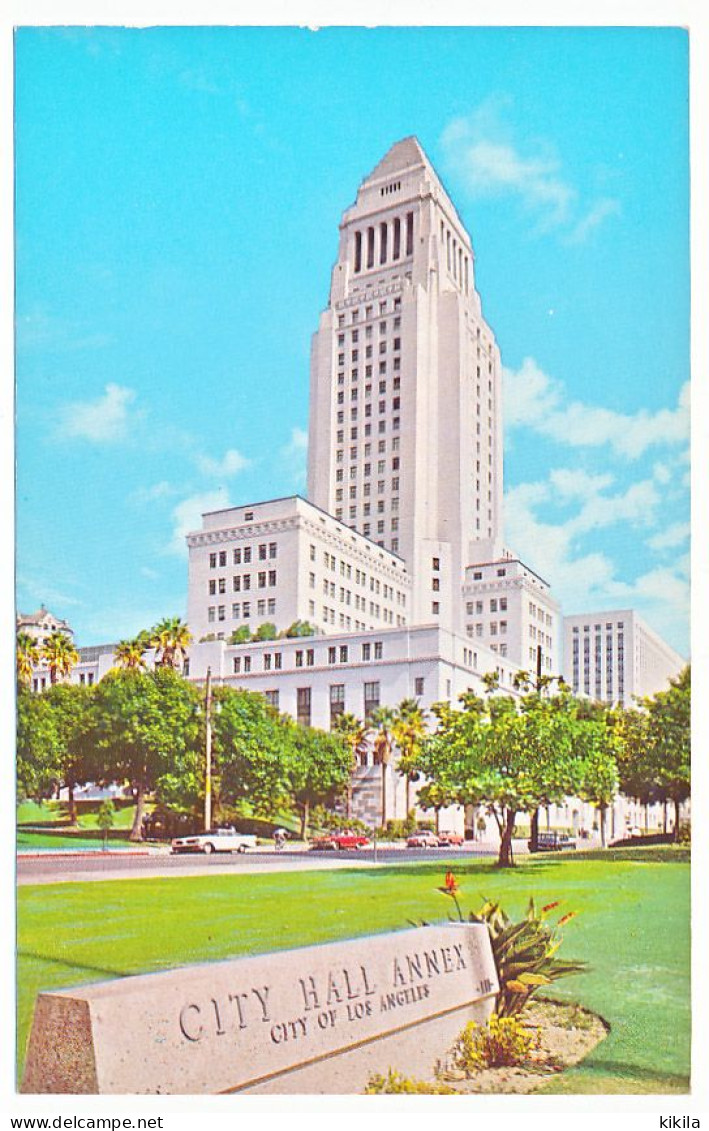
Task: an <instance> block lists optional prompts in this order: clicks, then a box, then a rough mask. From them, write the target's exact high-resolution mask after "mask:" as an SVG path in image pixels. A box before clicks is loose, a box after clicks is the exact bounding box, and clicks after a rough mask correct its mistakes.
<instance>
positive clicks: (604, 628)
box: [563, 609, 687, 707]
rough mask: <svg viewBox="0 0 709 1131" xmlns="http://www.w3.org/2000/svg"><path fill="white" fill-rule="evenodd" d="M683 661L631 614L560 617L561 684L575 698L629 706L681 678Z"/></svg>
mask: <svg viewBox="0 0 709 1131" xmlns="http://www.w3.org/2000/svg"><path fill="white" fill-rule="evenodd" d="M686 662H687V661H686V660H684V659H683V658H682V656H680V655H679V653H677V652H675V650H674V649H673V648H670V646H669V644H666V643H665V641H664V640H662V638H661V637H660V636H658V635H657V633H656V632H654V631H653V630H652V629H651V628H650V626H649V625H648V624H646V623H645V621H644V620H643V619H642V617H640V616H638V614H637V613H636V612H634V611H633V610H632V609H621V610H618V609H616V610H612V611H610V612H609V611H606V612H598V613H577V614H575V615H573V616H568V617H564V667H563V671H564V678H565V679H566V682H567V683H568V684H569V686H570V687H571V690H572V691H573V693H574V695H581V696H585V697H587V698H590V699H596V700H599V701H600V702H604V703H617V704H619V705H620V706H621V707H630V706H632V704H633V702H634V700H635V699H636V698H641V697H643V696H645V695H655V694H656V693H657V692H658V691H663V690H665V688H666V687H667V684H668V682H669V680H670V679H673V678H674V677H675V676H677V675H679V673H680V672H681V671H682V668H684V666H685V664H686Z"/></svg>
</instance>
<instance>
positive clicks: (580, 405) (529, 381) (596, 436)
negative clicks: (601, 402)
mask: <svg viewBox="0 0 709 1131" xmlns="http://www.w3.org/2000/svg"><path fill="white" fill-rule="evenodd" d="M503 378H504V393H505V425H506V427H507V428H508V429H512V428H519V427H527V428H532V429H533V430H534V431H536V432H539V433H540V434H541V435H543V436H548V437H550V438H551V439H553V440H556V441H557V442H558V443H560V444H566V445H569V446H570V447H601V446H603V445H605V444H608V445H610V447H611V448H612V449H613V450H614V451H615V452H616V453H617V454H619V455H622V456H624V457H626V458H627V459H637V458H638V457H639V456H641V455H643V453H644V452H645V451H647V449H648V448H650V447H655V446H663V445H672V444H680V443H685V442H686V440H687V437H688V435H689V383H687V384H685V385H683V387H682V389H681V391H680V395H679V399H678V402H677V406H676V407H675V408H670V409H658V410H657V412H648V411H647V410H646V409H640V410H639V411H638V412H636V413H634V414H629V413H622V412H614V411H613V410H612V409H607V408H599V407H598V406H596V405H589V404H584V402H582V401H571V402H569V401H567V399H566V392H565V389H564V386H563V385H562V383H561V382H560V381H558V380H556V379H554V378H553V377H549V376H548V374H546V373H544V371H543V370H542V369H541V368H540V367H539V366H538V365H537V363H536V362H535V361H534V359H533V358H530V357H527V358H525V359H524V361H523V362H522V365H521V366H520V368H519V369H518V370H513V369H507V368H505V369H503Z"/></svg>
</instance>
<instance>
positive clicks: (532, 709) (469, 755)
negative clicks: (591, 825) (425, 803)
mask: <svg viewBox="0 0 709 1131" xmlns="http://www.w3.org/2000/svg"><path fill="white" fill-rule="evenodd" d="M460 701H461V704H462V709H461V710H457V711H456V710H453V709H452V708H451V707H450V705H449V704H448V703H441V704H435V705H434V707H433V708H432V710H433V713H434V714H435V715H436V717H437V719H438V729H437V731H436V733H435V734H434V735H433V736H432V737H431V738H428V739H425V740H424V741H423V743H422V744H421V749H420V753H419V756H418V757H417V758H416V759H415V760H414V762H413V765H414V767H415V768H416V769H418V770H420V771H421V772H422V773H424V774H425V775H426V777H427V778H428V779H429V782H430V783H431V784H434V785H436V786H438V787H440V792H439V793H438V795H437V796H439V797H445V798H447V799H449V801H448V802H447V803H451V802H453V801H454V802H456V803H458V804H460V805H467V804H472V805H480V804H484V805H485V806H486V807H487V810H488V812H489V813H490V815H491V816H492V817H493V818H494V820H495V823H496V824H497V827H498V830H499V833H500V852H499V857H498V864H499V866H500V867H511V866H512V865H513V863H514V860H513V856H512V836H513V832H514V826H515V821H516V817H517V814H518V813H519V812H529V811H530V810H532V809H534V808H536V807H537V806H539V805H541V804H548V803H552V802H555V801H561V800H562V798H563V797H565V796H566V795H567V794H569V793H575V792H576V791H577V789H578V786H579V783H580V780H581V774H582V760H581V757H580V756H579V754H578V753H577V750H576V746H575V730H574V726H575V712H574V708H573V701H571V700H570V697H569V696H567V695H559V696H553V697H550V698H548V699H542V698H540V697H539V696H537V695H536V694H533V695H528V696H525V697H524V698H523V699H522V700H521V701H520V702H518V701H517V700H516V699H514V698H512V696H506V695H499V696H490V697H488V698H486V699H482V698H480V697H479V696H477V695H475V694H473V693H472V692H468V693H465V694H464V695H461V696H460ZM424 796H426V795H424Z"/></svg>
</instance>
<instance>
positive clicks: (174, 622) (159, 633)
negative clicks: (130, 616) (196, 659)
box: [150, 617, 192, 668]
mask: <svg viewBox="0 0 709 1131" xmlns="http://www.w3.org/2000/svg"><path fill="white" fill-rule="evenodd" d="M191 643H192V633H191V632H190V630H189V628H188V627H187V625H186V624H185V622H184V621H182V620H180V618H179V617H164V619H163V620H161V621H160V623H159V624H156V625H155V628H153V629H152V630H151V632H150V644H151V645H152V647H153V648H155V649H156V650H157V651H158V652H160V654H161V655H160V661H159V662H160V665H161V666H162V667H169V668H178V667H181V666H182V664H183V663H184V660H185V658H186V656H187V646H188V644H191Z"/></svg>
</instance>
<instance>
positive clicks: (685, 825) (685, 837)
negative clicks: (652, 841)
mask: <svg viewBox="0 0 709 1131" xmlns="http://www.w3.org/2000/svg"><path fill="white" fill-rule="evenodd" d="M677 841H678V843H679V844H691V843H692V822H691V821H680V826H679V834H678V837H677Z"/></svg>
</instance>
